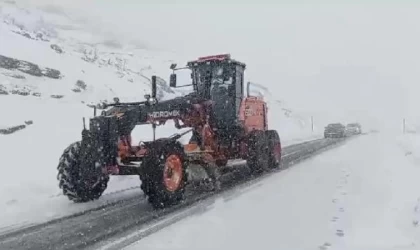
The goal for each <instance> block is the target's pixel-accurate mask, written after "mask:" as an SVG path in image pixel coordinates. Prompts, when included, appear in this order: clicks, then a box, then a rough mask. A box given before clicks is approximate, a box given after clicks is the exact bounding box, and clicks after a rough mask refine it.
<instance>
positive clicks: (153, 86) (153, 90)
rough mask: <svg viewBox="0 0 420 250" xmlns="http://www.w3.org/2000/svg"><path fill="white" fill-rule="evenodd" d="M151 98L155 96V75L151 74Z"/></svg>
mask: <svg viewBox="0 0 420 250" xmlns="http://www.w3.org/2000/svg"><path fill="white" fill-rule="evenodd" d="M152 98H156V76H152Z"/></svg>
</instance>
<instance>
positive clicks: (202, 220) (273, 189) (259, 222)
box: [126, 134, 420, 250]
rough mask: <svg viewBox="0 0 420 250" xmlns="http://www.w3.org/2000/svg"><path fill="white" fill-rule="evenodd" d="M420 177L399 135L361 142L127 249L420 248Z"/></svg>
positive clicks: (224, 200)
mask: <svg viewBox="0 0 420 250" xmlns="http://www.w3.org/2000/svg"><path fill="white" fill-rule="evenodd" d="M417 143H418V141H417ZM419 176H420V165H419V164H418V163H413V162H410V159H408V158H407V157H406V156H405V154H404V152H403V151H402V150H400V149H399V148H398V146H397V144H396V143H395V137H389V138H387V137H383V136H381V135H379V134H376V135H367V136H361V137H359V138H355V139H354V140H351V141H349V142H348V143H347V144H345V145H343V146H341V147H340V148H338V149H335V150H332V151H329V152H325V153H323V154H322V155H319V156H317V157H315V158H314V159H312V160H310V161H307V162H305V163H302V164H299V165H297V166H294V167H293V168H291V169H289V170H286V171H283V172H280V173H278V174H275V175H273V176H270V177H269V178H267V179H266V180H264V181H263V182H262V183H257V184H255V185H254V186H252V187H250V188H249V189H248V190H251V191H248V192H246V193H242V194H241V195H240V196H239V197H224V198H222V199H220V200H219V202H217V203H216V204H215V205H214V208H213V209H211V210H210V211H208V212H204V213H203V214H198V215H193V216H191V217H189V218H186V219H185V220H183V221H180V222H178V223H176V224H173V225H172V226H169V227H167V228H165V229H162V230H161V231H160V232H158V233H155V234H153V235H151V236H149V237H147V238H144V239H143V240H141V241H139V242H137V243H135V244H133V245H131V246H129V247H127V248H126V250H131V249H133V250H134V249H148V250H153V249H159V250H162V249H184V250H187V249H273V247H274V248H275V249H340V250H341V249H352V250H356V249H364V250H365V249H366V250H368V249H370V250H379V249H382V250H387V249H419V247H420V241H419V236H420V231H419V230H420V229H419V228H417V227H415V226H414V225H413V219H415V213H414V208H415V206H416V203H417V197H419V196H420V182H419V181H418V179H419ZM234 195H235V194H234Z"/></svg>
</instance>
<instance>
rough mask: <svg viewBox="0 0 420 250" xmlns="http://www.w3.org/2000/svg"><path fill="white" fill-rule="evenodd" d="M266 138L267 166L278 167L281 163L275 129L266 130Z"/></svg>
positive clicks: (277, 135) (279, 145)
mask: <svg viewBox="0 0 420 250" xmlns="http://www.w3.org/2000/svg"><path fill="white" fill-rule="evenodd" d="M266 136H267V140H268V153H269V155H268V166H269V167H270V168H272V169H274V168H278V167H280V164H281V142H280V136H279V134H278V133H277V131H276V130H267V131H266Z"/></svg>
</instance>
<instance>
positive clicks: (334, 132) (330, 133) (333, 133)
mask: <svg viewBox="0 0 420 250" xmlns="http://www.w3.org/2000/svg"><path fill="white" fill-rule="evenodd" d="M345 136H346V126H344V125H343V124H341V123H331V124H328V126H326V127H325V130H324V137H325V138H340V137H345Z"/></svg>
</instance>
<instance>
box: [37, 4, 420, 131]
mask: <svg viewBox="0 0 420 250" xmlns="http://www.w3.org/2000/svg"><path fill="white" fill-rule="evenodd" d="M36 2H38V3H39V1H36ZM60 2H61V4H66V5H67V7H68V8H70V7H71V8H73V10H75V9H76V10H77V11H76V12H77V14H78V15H80V16H84V17H89V20H90V22H89V23H90V24H91V25H92V24H95V25H94V27H96V28H98V27H101V28H102V30H103V31H107V32H110V31H112V32H113V33H114V34H118V36H119V37H120V38H121V39H124V40H130V39H137V40H141V41H145V42H147V43H148V44H149V46H153V47H155V48H165V49H171V50H173V51H177V52H179V53H182V54H184V55H188V56H191V58H195V57H197V56H200V55H207V54H212V53H224V52H228V53H231V54H232V56H233V57H235V58H237V59H238V60H240V61H244V62H245V63H246V64H247V66H248V69H247V78H248V80H252V81H255V82H258V83H260V84H264V85H266V86H268V87H270V89H271V90H272V92H273V93H274V94H275V95H276V96H277V97H278V98H279V99H283V100H286V101H287V103H289V104H290V106H292V107H294V108H295V109H296V110H301V111H307V112H308V113H310V114H314V115H315V116H316V117H317V116H318V117H321V116H324V117H330V119H331V120H340V119H346V118H347V119H348V120H352V119H353V120H356V119H358V120H360V121H362V122H370V123H372V124H375V123H385V120H384V119H387V122H386V123H393V124H394V125H398V124H400V120H401V119H402V118H403V117H408V118H409V119H410V120H414V119H417V117H420V98H419V95H420V87H419V86H420V85H419V84H420V77H419V74H420V71H419V69H420V62H419V60H420V3H419V4H414V2H415V1H412V2H413V4H410V3H408V2H403V1H394V3H391V1H388V3H387V4H379V3H376V4H375V3H374V2H373V1H372V2H371V3H370V4H368V5H366V4H364V5H363V4H361V2H362V1H348V2H353V3H355V4H352V5H351V4H330V3H328V1H319V3H317V4H301V3H302V2H304V1H300V4H297V2H298V1H288V2H287V3H286V2H285V1H278V0H273V1H272V2H273V3H272V4H268V2H269V1H265V3H264V1H258V3H259V4H240V3H239V2H244V1H237V2H238V3H236V4H229V1H211V2H212V4H202V3H198V1H190V2H195V4H191V3H188V1H166V2H172V4H157V3H158V2H163V1H156V0H155V1H147V3H146V1H128V0H119V1H111V0H108V1H107V0H100V1H99V0H91V1H80V0H77V1H76V0H72V1H70V0H68V1H64V0H62V1H60ZM87 2H89V4H88V3H87ZM249 2H251V0H249ZM274 2H277V4H274ZM293 2H294V3H293ZM307 2H309V1H307ZM310 2H312V3H314V2H316V1H310ZM321 2H322V3H321ZM330 2H332V1H330ZM335 2H337V1H335ZM365 2H367V1H365ZM377 2H379V1H377ZM383 2H385V1H383ZM81 3H83V4H81ZM152 3H153V4H152ZM82 6H83V7H82ZM419 120H420V119H419ZM344 122H346V121H344Z"/></svg>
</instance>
